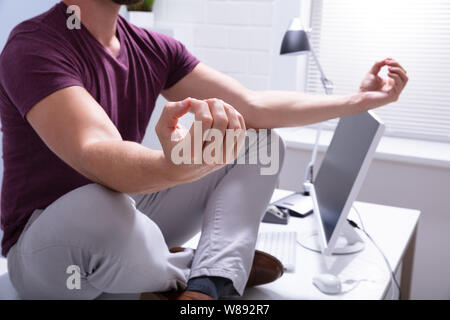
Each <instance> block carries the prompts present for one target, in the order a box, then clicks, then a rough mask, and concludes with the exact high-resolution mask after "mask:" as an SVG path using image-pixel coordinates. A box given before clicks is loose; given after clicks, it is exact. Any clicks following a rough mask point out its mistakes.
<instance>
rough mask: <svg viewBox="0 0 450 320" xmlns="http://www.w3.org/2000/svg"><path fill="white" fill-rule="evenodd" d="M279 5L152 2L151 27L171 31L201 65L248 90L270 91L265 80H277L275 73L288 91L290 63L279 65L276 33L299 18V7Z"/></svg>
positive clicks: (294, 2) (267, 1)
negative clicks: (230, 77) (295, 18)
mask: <svg viewBox="0 0 450 320" xmlns="http://www.w3.org/2000/svg"><path fill="white" fill-rule="evenodd" d="M281 2H282V1H281V0H258V1H248V0H247V1H243V0H230V1H226V0H220V1H217V0H216V1H213V0H189V1H185V0H164V1H156V4H155V14H156V17H155V22H156V26H157V27H161V28H171V29H173V30H174V37H175V38H176V39H178V40H180V41H182V42H183V43H184V44H185V45H186V46H187V47H188V49H189V50H190V51H191V52H192V53H193V54H194V55H196V56H197V57H198V58H199V59H200V60H201V61H202V62H204V63H206V64H208V65H210V66H212V67H214V68H216V69H218V70H220V71H222V72H224V73H227V74H228V75H230V76H232V77H234V78H235V79H237V80H238V81H240V82H241V83H242V84H244V85H245V86H247V87H248V88H251V89H257V90H265V89H269V88H273V87H274V85H273V84H274V83H271V80H272V79H273V78H274V77H271V75H275V77H280V72H281V73H282V74H281V77H282V78H283V79H288V78H289V79H290V80H289V81H284V82H285V83H287V84H288V85H289V86H291V88H292V89H294V88H295V72H296V70H295V67H293V65H294V64H295V61H294V60H292V59H285V58H284V59H280V60H281V62H280V60H279V57H278V51H279V47H280V43H281V36H282V33H283V32H284V30H285V28H286V27H287V25H288V22H289V19H290V18H292V17H293V16H295V15H296V14H297V13H298V12H299V3H300V1H298V0H283V6H280V3H281ZM286 7H287V8H289V9H288V10H286ZM286 12H287V14H286ZM286 16H288V17H289V18H285V17H286ZM278 21H282V22H283V23H282V27H279V23H278ZM280 64H281V65H282V66H283V68H281V67H280ZM274 65H275V68H274ZM286 73H288V75H287V74H286ZM275 83H276V84H279V83H280V82H279V81H276V82H275Z"/></svg>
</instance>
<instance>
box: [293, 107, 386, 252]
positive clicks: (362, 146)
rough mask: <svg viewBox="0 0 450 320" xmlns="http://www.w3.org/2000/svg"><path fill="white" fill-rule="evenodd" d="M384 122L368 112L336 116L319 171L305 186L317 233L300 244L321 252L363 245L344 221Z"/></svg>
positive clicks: (380, 134) (367, 167)
mask: <svg viewBox="0 0 450 320" xmlns="http://www.w3.org/2000/svg"><path fill="white" fill-rule="evenodd" d="M384 128H385V126H384V124H383V123H382V122H381V120H380V119H378V117H377V116H376V115H375V114H374V113H372V112H364V113H361V114H356V115H351V116H347V117H343V118H341V119H340V120H339V122H338V125H337V127H336V130H335V132H334V135H333V138H332V140H331V143H330V145H329V147H328V149H327V151H326V153H325V157H324V159H323V161H322V164H321V166H320V169H319V171H318V172H317V175H316V177H315V179H314V181H313V183H312V184H311V183H308V184H307V188H308V191H309V192H310V194H311V198H312V201H313V205H314V216H315V219H316V222H317V229H318V230H317V233H316V234H315V235H313V237H307V238H306V239H303V240H302V244H304V245H306V246H308V247H309V248H311V249H314V250H318V251H321V252H322V253H324V254H327V255H329V254H347V253H353V252H358V251H360V250H362V249H363V248H364V242H363V241H362V239H361V238H360V237H359V235H358V234H357V232H356V231H355V230H354V229H353V228H352V227H351V226H350V225H349V224H348V221H347V216H348V214H349V212H350V209H351V208H352V205H353V202H354V201H355V199H356V197H357V195H358V193H359V190H360V188H361V185H362V183H363V181H364V178H365V176H366V173H367V171H368V169H369V166H370V163H371V161H372V158H373V155H374V153H375V150H376V148H377V146H378V143H379V141H380V139H381V136H382V135H383V132H384Z"/></svg>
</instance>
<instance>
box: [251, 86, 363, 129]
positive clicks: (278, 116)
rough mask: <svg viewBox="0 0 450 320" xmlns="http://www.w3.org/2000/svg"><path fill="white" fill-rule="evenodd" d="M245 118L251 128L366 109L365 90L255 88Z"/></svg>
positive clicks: (303, 122) (301, 122)
mask: <svg viewBox="0 0 450 320" xmlns="http://www.w3.org/2000/svg"><path fill="white" fill-rule="evenodd" d="M250 104H251V106H250V107H249V109H250V110H252V112H251V114H250V116H249V117H248V118H246V122H248V126H249V127H252V128H255V129H257V128H268V129H269V128H280V127H293V126H302V125H308V124H312V123H316V122H321V121H325V120H329V119H333V118H338V117H343V116H347V115H351V114H356V113H359V112H362V111H366V107H365V103H364V93H355V94H348V95H330V96H325V95H311V94H304V93H300V92H288V91H261V92H255V93H254V94H253V95H252V99H250Z"/></svg>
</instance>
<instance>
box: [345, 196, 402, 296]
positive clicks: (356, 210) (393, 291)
mask: <svg viewBox="0 0 450 320" xmlns="http://www.w3.org/2000/svg"><path fill="white" fill-rule="evenodd" d="M353 209H355V212H356V214H357V215H358V219H359V222H360V224H361V227H360V228H359V229H360V230H361V231H362V232H364V234H365V235H366V236H367V238H368V239H369V240H370V241H371V242H372V243H373V245H374V246H375V248H377V250H378V251H379V252H380V254H381V256H382V257H383V259H384V262H385V263H386V265H387V267H388V269H389V275H390V277H391V288H392V294H391V300H394V298H395V288H396V287H397V290H398V292H399V294H400V285H399V284H398V282H397V279H396V278H395V274H394V270H392V268H391V264H390V263H389V260H388V259H387V258H386V255H385V254H384V252H383V250H381V248H380V247H379V246H378V245H377V244H376V242H375V240H373V238H372V237H371V236H370V235H369V234H368V233H367V231H366V229H365V228H364V223H363V221H362V218H361V215H360V214H359V211H358V209H357V208H356V206H355V204H353Z"/></svg>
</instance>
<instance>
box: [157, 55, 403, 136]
mask: <svg viewBox="0 0 450 320" xmlns="http://www.w3.org/2000/svg"><path fill="white" fill-rule="evenodd" d="M383 66H388V67H389V73H388V76H389V78H388V79H387V80H383V79H381V78H380V77H378V72H379V71H380V69H381V67H383ZM407 81H408V78H407V77H406V71H405V70H404V69H403V68H402V67H401V66H400V65H399V64H398V62H396V61H395V60H390V59H384V60H382V61H378V62H376V63H375V64H374V66H373V67H372V68H371V70H370V71H369V73H368V74H367V75H366V78H365V79H364V81H363V83H362V85H361V88H360V90H359V91H356V90H355V92H354V93H350V94H347V95H332V96H325V95H311V94H305V93H300V92H288V91H252V90H249V89H247V88H245V87H244V86H243V85H241V84H240V83H239V82H238V81H236V80H234V79H233V78H231V77H229V76H227V75H225V74H223V73H220V72H218V71H216V70H214V69H212V68H210V67H208V66H206V65H205V64H202V63H200V64H199V65H198V66H197V67H196V68H194V70H193V71H192V72H191V73H190V74H188V75H187V76H186V77H185V78H183V79H182V80H181V81H179V82H178V83H177V84H176V85H175V86H173V87H172V88H170V89H168V90H166V91H164V92H163V95H164V96H165V97H166V98H167V99H168V100H179V99H183V98H184V97H189V96H192V97H195V98H197V99H205V98H207V97H217V98H219V99H223V100H225V101H227V102H229V103H231V104H232V105H233V106H234V107H235V108H236V109H237V110H238V111H239V112H240V113H241V114H242V115H243V116H244V119H245V122H246V124H247V127H249V128H255V129H258V128H278V127H290V126H301V125H306V124H311V123H315V122H320V121H324V120H328V119H332V118H337V117H342V116H346V115H351V114H356V113H360V112H363V111H367V110H369V109H372V108H376V107H379V106H382V105H385V104H387V103H390V102H393V101H395V100H397V99H398V96H399V95H400V93H401V91H402V90H403V88H404V86H405V85H406V82H407Z"/></svg>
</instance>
